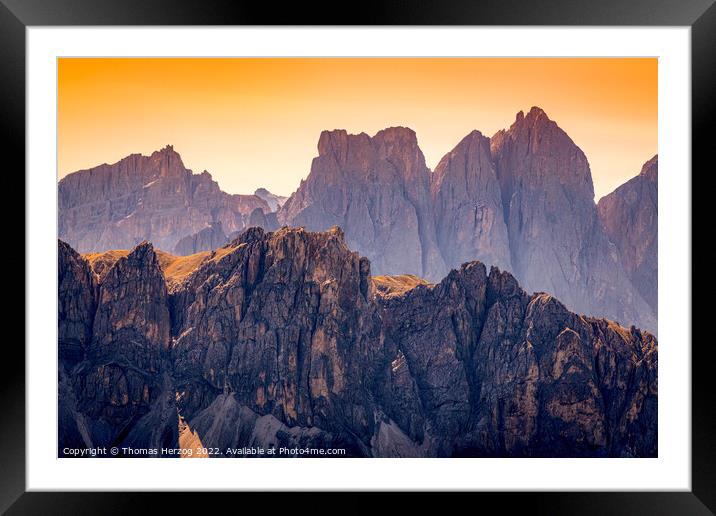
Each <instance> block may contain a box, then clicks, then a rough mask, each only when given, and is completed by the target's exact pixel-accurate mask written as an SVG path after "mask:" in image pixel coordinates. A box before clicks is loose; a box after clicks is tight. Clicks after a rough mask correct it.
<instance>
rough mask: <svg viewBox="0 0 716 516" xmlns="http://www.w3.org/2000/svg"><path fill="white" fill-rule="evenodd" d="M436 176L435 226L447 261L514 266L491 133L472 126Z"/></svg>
mask: <svg viewBox="0 0 716 516" xmlns="http://www.w3.org/2000/svg"><path fill="white" fill-rule="evenodd" d="M431 181H432V184H431V194H432V199H433V205H434V210H435V229H436V232H437V240H438V245H439V247H440V251H441V252H442V256H443V258H444V259H445V262H446V263H447V264H448V265H450V266H452V267H456V266H458V265H460V264H462V263H465V262H469V261H473V260H480V261H482V262H484V263H488V264H492V265H496V266H498V267H501V268H503V269H507V270H511V269H512V267H511V260H510V244H509V239H508V237H507V226H506V225H505V220H504V217H503V210H502V196H501V193H500V183H499V182H498V181H497V174H496V172H495V165H494V164H493V161H492V155H491V153H490V140H489V138H486V137H484V136H483V135H482V134H481V133H480V132H479V131H473V132H471V133H470V134H469V135H467V136H466V137H465V138H463V140H462V141H461V142H460V143H459V144H458V145H457V147H455V148H454V149H453V150H452V151H450V152H449V153H448V154H447V155H446V156H445V157H444V158H443V159H442V160H440V163H438V166H437V167H436V168H435V172H434V173H433V174H432V177H431Z"/></svg>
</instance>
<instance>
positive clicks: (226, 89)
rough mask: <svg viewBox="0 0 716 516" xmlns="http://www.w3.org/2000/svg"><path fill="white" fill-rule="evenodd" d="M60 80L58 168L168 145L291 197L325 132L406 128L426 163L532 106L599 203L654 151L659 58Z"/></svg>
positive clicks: (385, 62) (134, 66) (291, 63)
mask: <svg viewBox="0 0 716 516" xmlns="http://www.w3.org/2000/svg"><path fill="white" fill-rule="evenodd" d="M58 75H59V76H58V90H59V91H58V167H59V176H60V177H63V176H64V175H66V174H68V173H70V172H74V171H76V170H79V169H83V168H89V167H92V166H95V165H98V164H100V163H105V162H107V163H114V162H115V161H118V160H119V159H121V158H122V157H124V156H126V155H128V154H132V153H136V152H140V153H142V154H150V153H151V152H152V151H154V150H157V149H160V148H161V147H163V146H165V145H166V144H173V145H174V149H175V150H176V151H178V152H179V153H180V154H181V156H182V158H183V160H184V164H185V165H186V166H187V167H188V168H191V169H193V170H194V172H201V171H202V170H204V169H206V170H208V171H209V172H210V173H211V174H212V175H213V177H214V179H215V180H216V181H218V182H219V185H220V186H221V187H222V188H223V189H224V190H225V191H228V192H231V193H251V192H253V191H254V190H255V189H256V188H258V187H260V186H263V187H266V188H268V189H269V190H271V191H273V192H275V193H279V194H283V195H288V194H290V193H291V192H293V191H294V190H295V189H296V187H297V186H298V184H299V182H300V180H301V179H302V178H305V177H306V176H307V175H308V172H309V171H310V166H311V159H312V158H313V157H314V156H316V154H317V151H316V144H317V143H318V136H319V134H320V132H321V131H322V130H323V129H339V128H340V129H346V130H348V132H351V133H358V132H361V131H364V132H366V133H368V134H370V135H373V134H375V133H376V132H377V131H379V130H380V129H383V128H385V127H388V126H395V125H402V126H408V127H411V128H412V129H414V130H415V132H416V133H417V136H418V142H419V144H420V147H421V149H422V150H423V152H424V153H425V158H426V161H427V164H428V166H429V167H430V168H434V167H435V165H436V164H437V163H438V161H439V160H440V158H441V157H442V156H443V155H444V154H446V153H447V152H448V151H450V150H451V149H452V148H453V147H454V146H455V145H456V144H457V143H458V142H459V141H460V140H461V139H462V138H463V136H465V135H466V134H468V133H469V132H470V131H471V130H473V129H479V130H480V131H482V132H483V133H484V134H485V135H486V136H492V135H493V134H494V133H495V132H496V131H497V130H499V129H502V128H505V127H508V126H509V125H510V124H511V123H512V122H513V121H514V118H515V114H516V113H517V112H518V111H519V110H524V111H527V110H528V109H529V108H530V107H531V106H533V105H537V106H540V107H541V108H543V109H544V110H545V111H546V112H547V114H548V115H549V117H550V118H551V119H553V120H555V121H556V122H557V123H558V124H559V125H560V126H561V127H562V128H563V129H564V130H565V131H567V133H568V134H569V135H570V136H571V137H572V139H573V140H574V141H575V142H576V143H577V145H579V146H580V147H581V149H582V150H583V151H584V152H585V154H586V155H587V158H588V159H589V163H590V165H591V168H592V176H593V178H594V186H595V191H596V198H597V199H598V198H599V197H601V196H602V195H604V194H606V193H609V192H610V191H612V190H613V189H614V188H615V187H617V186H618V185H620V184H621V183H623V182H624V181H626V180H627V179H628V178H630V177H632V176H634V175H636V174H637V173H638V172H639V170H640V169H641V165H642V164H643V163H644V162H645V161H647V160H648V159H649V158H651V157H652V156H653V155H654V154H656V152H657V60H656V59H641V58H640V59H631V58H628V59H627V58H609V59H583V58H577V59H563V58H537V59H536V58H524V59H523V58H519V59H518V58H459V59H456V58H430V59H425V58H365V59H364V58H360V59H356V58H270V59H269V58H234V59H227V58H221V59H213V58H212V59H173V58H159V59H151V58H141V59H137V58H129V59H115V58H109V59H94V58H92V59H88V58H61V59H59V62H58Z"/></svg>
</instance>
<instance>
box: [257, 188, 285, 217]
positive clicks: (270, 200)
mask: <svg viewBox="0 0 716 516" xmlns="http://www.w3.org/2000/svg"><path fill="white" fill-rule="evenodd" d="M254 195H256V196H257V197H260V198H261V199H263V200H264V201H266V204H268V206H269V210H271V211H272V212H274V211H278V209H279V208H280V207H281V206H283V203H285V202H286V199H288V197H284V196H283V195H276V194H273V193H271V192H269V191H268V190H266V188H259V189H257V190H256V191H255V192H254Z"/></svg>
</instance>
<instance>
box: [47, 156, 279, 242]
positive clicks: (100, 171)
mask: <svg viewBox="0 0 716 516" xmlns="http://www.w3.org/2000/svg"><path fill="white" fill-rule="evenodd" d="M58 202H59V237H60V238H61V239H63V240H64V241H66V242H67V243H69V244H70V245H71V246H72V247H73V248H75V249H76V250H78V251H79V252H83V253H85V252H98V251H105V250H107V249H127V248H131V247H134V246H135V245H137V244H138V243H139V242H141V241H142V240H151V241H152V242H153V243H154V244H155V245H156V246H158V247H159V248H160V249H165V250H171V249H174V246H175V245H176V244H177V242H178V241H179V240H180V239H182V238H183V237H185V236H188V235H193V234H195V233H197V232H199V231H201V230H202V229H204V228H205V227H207V226H210V225H211V224H215V223H221V226H222V228H223V231H225V232H227V233H231V232H233V231H239V230H241V229H243V228H244V221H243V219H244V217H247V216H248V215H249V213H251V211H252V210H253V209H254V208H262V209H264V210H265V211H266V212H269V211H270V209H269V206H268V204H267V203H266V201H264V200H263V199H261V198H260V197H258V196H255V195H230V194H227V193H225V192H222V191H221V190H220V189H219V185H218V184H217V183H216V182H215V181H213V180H212V178H211V175H210V174H209V173H208V172H206V171H204V172H202V173H201V174H193V173H192V172H191V170H187V169H186V168H185V167H184V165H183V163H182V161H181V157H180V156H179V154H177V153H176V152H175V151H174V149H173V147H171V146H167V147H165V148H164V149H162V150H161V151H157V152H154V153H153V154H152V155H151V156H142V155H139V154H133V155H131V156H128V157H126V158H124V159H122V160H121V161H119V162H117V163H115V164H113V165H106V164H105V165H100V166H98V167H95V168H91V169H89V170H81V171H79V172H75V173H73V174H69V175H68V176H66V177H64V178H63V179H62V180H61V181H60V182H59V186H58Z"/></svg>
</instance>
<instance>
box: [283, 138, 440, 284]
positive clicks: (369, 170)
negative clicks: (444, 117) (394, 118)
mask: <svg viewBox="0 0 716 516" xmlns="http://www.w3.org/2000/svg"><path fill="white" fill-rule="evenodd" d="M278 219H279V222H280V223H281V224H284V225H288V226H305V227H306V228H308V229H310V230H313V231H324V230H326V229H328V228H329V227H331V226H340V227H341V228H342V229H343V230H344V231H345V234H346V239H347V242H348V244H349V246H350V247H351V248H353V249H358V250H360V252H361V254H363V255H365V256H366V257H368V258H369V259H370V261H371V264H372V267H373V269H374V271H375V272H376V273H379V274H415V275H418V276H421V277H425V278H430V279H437V278H439V277H441V276H442V275H443V274H444V273H445V271H446V267H445V263H444V261H443V259H442V256H441V255H440V251H439V249H438V245H437V239H436V235H435V223H434V217H433V210H432V206H431V199H430V171H429V170H428V168H427V166H426V165H425V158H424V156H423V153H422V151H421V150H420V148H419V147H418V141H417V138H416V136H415V132H413V131H412V130H411V129H407V128H404V127H392V128H389V129H385V130H383V131H379V132H378V133H377V134H376V135H375V136H373V137H370V136H368V135H367V134H365V133H361V134H357V135H353V134H347V133H346V131H343V130H336V131H324V132H323V133H321V137H320V139H319V142H318V157H317V158H315V159H314V160H313V164H312V165H311V173H310V174H309V175H308V178H307V179H306V180H305V181H302V182H301V185H300V186H299V187H298V190H297V191H296V192H295V193H294V194H293V195H292V196H291V197H290V198H289V199H288V200H287V201H286V203H285V204H284V205H283V206H282V208H281V209H280V210H279V212H278Z"/></svg>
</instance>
